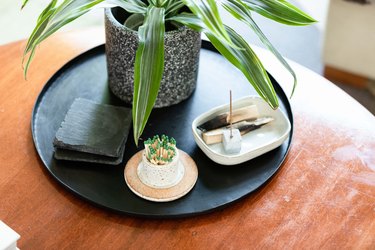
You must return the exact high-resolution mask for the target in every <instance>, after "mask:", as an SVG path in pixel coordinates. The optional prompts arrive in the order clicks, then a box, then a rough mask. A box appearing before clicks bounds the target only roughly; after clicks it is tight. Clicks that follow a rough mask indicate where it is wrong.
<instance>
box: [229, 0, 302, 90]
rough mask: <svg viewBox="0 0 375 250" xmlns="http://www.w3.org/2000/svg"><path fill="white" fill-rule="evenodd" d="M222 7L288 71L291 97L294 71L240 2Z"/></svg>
mask: <svg viewBox="0 0 375 250" xmlns="http://www.w3.org/2000/svg"><path fill="white" fill-rule="evenodd" d="M222 4H223V7H224V8H225V9H226V10H227V11H228V12H229V13H231V14H232V15H233V16H234V17H235V18H237V19H239V20H240V21H243V22H244V23H246V24H247V25H248V26H249V27H250V28H251V29H252V30H253V31H254V32H255V33H256V34H257V36H258V37H259V39H260V40H261V42H262V43H263V44H264V45H265V46H266V47H267V48H268V49H269V50H270V51H271V52H272V53H273V54H274V55H275V57H276V58H277V59H278V60H279V61H280V62H281V64H282V65H283V66H284V67H285V68H286V69H287V70H288V71H289V73H290V74H291V75H292V76H293V79H294V82H293V90H292V93H291V96H293V93H294V90H295V88H296V86H297V76H296V74H295V73H294V70H293V69H292V68H291V67H290V65H289V64H288V62H287V61H286V60H285V59H284V57H283V56H282V55H281V54H280V53H279V52H278V51H277V50H276V48H275V47H274V46H273V45H272V44H271V42H270V41H269V40H268V38H267V37H266V36H265V35H264V33H263V32H262V30H261V29H260V28H259V26H258V25H257V24H256V23H255V21H254V19H253V18H252V16H251V13H250V11H249V10H248V9H247V8H246V6H244V5H243V4H242V3H240V1H237V0H226V1H223V2H222Z"/></svg>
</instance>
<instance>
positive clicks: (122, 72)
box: [105, 8, 201, 107]
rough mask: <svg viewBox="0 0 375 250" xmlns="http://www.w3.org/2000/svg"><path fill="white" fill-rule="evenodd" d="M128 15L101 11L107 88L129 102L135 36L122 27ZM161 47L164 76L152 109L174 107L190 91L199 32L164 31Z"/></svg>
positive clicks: (183, 29)
mask: <svg viewBox="0 0 375 250" xmlns="http://www.w3.org/2000/svg"><path fill="white" fill-rule="evenodd" d="M128 15H129V14H127V13H126V12H125V11H123V10H122V9H120V8H113V9H106V10H105V29H106V55H107V68H108V82H109V87H110V89H111V91H112V92H113V93H114V94H115V95H116V96H117V97H119V98H120V99H122V100H123V101H125V102H126V103H131V102H132V100H133V79H134V78H133V75H134V61H135V52H136V49H137V46H138V34H137V32H135V31H133V30H130V29H128V28H125V27H124V26H123V25H122V23H124V21H125V20H126V18H127V16H128ZM164 46H165V54H164V60H165V62H164V74H163V78H162V81H161V84H160V89H159V94H158V97H157V99H156V103H155V107H166V106H170V105H173V104H177V103H179V102H181V101H183V100H185V99H186V98H188V97H189V96H190V95H191V94H192V92H193V91H194V89H195V86H196V80H197V75H198V63H199V51H200V47H201V39H200V33H198V32H196V31H193V30H191V29H188V28H186V27H181V28H179V29H178V30H173V31H168V32H166V35H165V42H164Z"/></svg>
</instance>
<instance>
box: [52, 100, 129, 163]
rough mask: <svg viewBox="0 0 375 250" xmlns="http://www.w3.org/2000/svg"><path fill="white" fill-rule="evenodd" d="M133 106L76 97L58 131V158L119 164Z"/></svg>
mask: <svg viewBox="0 0 375 250" xmlns="http://www.w3.org/2000/svg"><path fill="white" fill-rule="evenodd" d="M131 121H132V113H131V109H129V108H125V107H116V106H111V105H107V104H98V103H94V102H92V101H90V100H86V99H82V98H78V99H76V100H75V101H74V102H73V104H72V106H71V107H70V109H69V111H68V112H67V114H66V116H65V119H64V121H63V122H62V123H61V125H60V128H59V129H58V131H57V133H56V137H55V140H54V142H53V145H54V147H55V158H56V159H58V160H69V161H84V162H93V163H103V164H111V165H117V164H120V163H121V162H122V159H123V155H124V151H125V144H126V141H127V138H128V134H129V129H130V125H131Z"/></svg>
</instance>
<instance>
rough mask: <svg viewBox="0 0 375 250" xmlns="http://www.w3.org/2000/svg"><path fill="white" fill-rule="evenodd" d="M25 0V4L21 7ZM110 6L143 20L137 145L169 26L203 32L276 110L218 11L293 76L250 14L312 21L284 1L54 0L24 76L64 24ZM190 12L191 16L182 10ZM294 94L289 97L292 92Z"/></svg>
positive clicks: (242, 44) (245, 47) (263, 76)
mask: <svg viewBox="0 0 375 250" xmlns="http://www.w3.org/2000/svg"><path fill="white" fill-rule="evenodd" d="M27 2H28V0H24V2H23V6H22V7H24V6H25V5H26V3H27ZM103 4H107V6H108V4H109V5H110V6H118V7H121V8H123V9H125V10H126V11H127V12H129V13H137V14H141V15H143V16H144V21H143V24H142V25H141V26H140V27H139V29H138V37H139V45H138V49H137V51H136V56H135V65H134V93H133V109H132V110H133V130H134V140H135V142H136V143H138V140H139V137H140V136H141V134H142V132H143V129H144V128H145V125H146V122H147V120H148V117H149V116H150V113H151V111H152V108H153V106H154V103H155V100H156V97H157V94H158V90H159V86H160V81H161V79H162V74H163V68H164V34H165V26H166V23H168V22H177V23H180V24H182V25H185V26H188V27H189V28H191V29H194V30H197V31H200V32H203V33H204V34H205V35H206V36H207V37H208V39H209V40H210V41H211V42H212V44H213V45H214V46H215V47H216V49H217V50H218V51H219V52H220V53H221V54H222V55H223V56H224V57H225V58H226V59H227V60H228V61H229V62H231V63H232V64H233V65H234V66H235V67H237V68H238V69H239V70H240V71H241V72H242V73H243V74H244V76H245V77H246V78H247V80H248V81H249V83H250V84H252V86H253V87H254V89H255V90H256V91H257V93H258V94H259V95H260V96H261V97H262V98H263V99H264V100H265V101H266V102H267V103H268V104H269V105H270V106H271V107H272V108H274V109H276V108H277V107H278V105H279V104H278V99H277V96H276V93H275V91H274V88H273V86H272V84H271V81H270V79H269V77H268V75H267V73H266V70H265V68H264V67H263V65H262V63H261V61H260V60H259V58H258V57H257V55H256V54H255V53H254V51H253V50H252V49H251V47H250V46H249V44H248V43H247V42H246V41H245V40H244V39H243V38H242V37H241V36H240V35H239V34H238V33H237V32H236V31H235V30H234V29H232V28H231V27H229V26H228V25H226V24H225V23H223V21H222V18H221V17H220V12H219V8H220V6H222V7H223V9H224V10H225V11H228V12H229V13H230V14H231V15H232V16H233V17H234V18H236V19H238V20H240V21H242V22H244V23H245V24H246V25H248V27H249V28H250V29H251V30H252V31H253V32H254V33H255V34H256V35H257V36H258V37H259V39H260V40H261V41H262V42H263V43H264V45H265V46H266V47H267V48H268V49H269V50H270V51H271V52H272V53H273V54H274V55H275V56H276V57H277V58H278V60H279V61H280V62H281V63H282V64H283V65H284V66H285V68H286V69H287V70H288V71H289V72H290V73H291V74H292V76H293V77H294V83H293V84H294V85H293V91H294V87H295V86H296V82H297V79H296V75H295V73H294V72H293V70H292V68H291V67H290V66H289V65H288V63H287V62H286V61H285V60H284V59H283V57H282V56H281V55H280V53H279V52H277V50H276V49H275V48H274V47H273V46H272V44H271V43H270V42H269V40H268V39H267V38H266V36H265V35H264V34H263V32H262V31H261V29H260V28H259V27H258V25H257V24H256V23H255V22H254V19H253V17H252V15H253V13H254V12H257V13H258V14H260V15H262V16H264V17H266V18H269V19H272V20H274V21H277V22H280V23H282V24H287V25H297V26H301V25H308V24H311V23H313V22H315V20H314V19H313V18H311V17H310V16H308V15H307V14H306V13H304V12H302V11H301V10H299V9H298V8H296V7H295V6H293V5H292V4H290V3H289V2H287V1H285V0H221V1H219V0H143V1H142V0H62V1H58V0H52V1H51V2H50V3H49V4H48V6H47V7H46V8H45V9H44V10H43V12H42V13H41V14H40V16H39V18H38V20H37V24H36V27H35V28H34V30H33V32H32V34H31V35H30V37H29V40H28V43H27V45H26V48H25V51H24V59H25V65H24V74H25V77H26V74H27V70H28V68H29V65H30V62H31V60H32V58H33V56H34V53H35V49H36V47H37V45H38V44H40V43H41V42H42V41H43V40H45V39H46V38H47V37H49V36H50V35H52V34H53V33H54V32H56V31H57V30H58V29H60V28H61V27H62V26H64V25H66V24H68V23H70V22H71V21H73V20H75V19H77V18H78V17H80V16H82V15H83V14H85V13H87V12H89V11H90V10H92V9H93V8H97V7H99V6H102V5H103ZM186 10H190V12H186ZM293 91H292V93H293Z"/></svg>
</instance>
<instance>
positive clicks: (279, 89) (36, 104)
mask: <svg viewBox="0 0 375 250" xmlns="http://www.w3.org/2000/svg"><path fill="white" fill-rule="evenodd" d="M201 49H206V50H209V51H212V52H215V53H218V54H219V55H220V56H222V55H221V54H220V53H219V51H218V50H217V49H216V48H215V47H214V46H213V45H212V43H211V42H209V41H207V40H202V45H201ZM102 50H104V51H105V43H103V44H100V45H98V46H95V47H93V48H91V49H89V50H86V51H83V52H82V53H80V54H78V55H76V56H75V57H74V58H72V59H71V60H69V61H68V62H66V63H65V64H64V65H63V66H62V67H61V68H60V69H58V70H57V71H56V72H55V73H53V75H52V76H51V77H50V78H49V79H48V80H47V81H46V83H45V84H44V86H43V88H42V89H41V91H40V92H39V94H38V96H37V98H36V100H35V102H34V106H33V109H32V114H31V121H30V125H31V126H30V129H31V134H32V138H33V143H34V148H35V149H36V151H37V153H38V157H39V159H40V160H41V161H42V163H43V165H44V168H45V169H46V170H47V171H48V173H49V174H50V175H51V176H52V177H53V178H54V181H57V182H58V183H59V184H60V185H62V186H63V187H64V188H66V189H67V190H68V191H70V192H71V193H73V194H74V195H76V196H77V197H79V198H81V199H83V200H85V201H87V202H89V203H90V204H92V205H94V206H96V207H100V208H104V209H106V210H110V211H113V212H115V213H118V214H125V215H129V216H134V217H140V218H153V219H166V218H185V217H192V216H198V215H201V214H207V213H211V212H213V211H216V210H219V209H221V208H225V207H227V206H230V205H231V204H232V203H234V202H239V201H241V200H242V199H244V198H245V197H247V196H248V195H250V194H251V193H253V192H255V191H257V190H258V189H259V188H261V187H263V186H264V185H266V184H267V183H268V181H269V180H270V179H271V178H273V177H274V175H275V173H276V172H277V171H278V170H279V169H280V167H281V166H282V165H283V163H284V162H285V159H286V157H287V156H288V154H289V151H290V148H291V146H292V142H293V135H294V116H293V110H292V107H291V105H290V101H289V98H288V96H287V95H286V93H285V91H284V89H283V88H282V87H281V85H280V84H279V83H278V82H277V81H276V79H275V78H274V77H273V76H272V75H271V74H270V73H269V72H268V71H267V73H268V76H269V77H270V79H271V82H274V83H276V84H273V87H274V89H275V92H276V93H279V98H280V99H284V100H285V101H284V102H283V104H284V108H285V110H286V113H287V114H286V116H287V118H288V119H289V122H290V125H291V129H290V133H289V135H288V137H287V139H288V138H289V142H288V145H287V148H286V150H285V152H284V153H283V156H282V158H281V160H280V162H279V163H278V166H277V167H276V168H275V169H274V171H272V172H271V174H270V175H269V177H268V178H267V179H266V180H264V181H263V183H261V184H260V185H258V186H257V187H255V188H254V189H253V190H251V191H249V192H247V193H245V194H243V195H242V196H240V197H238V198H236V199H234V200H231V201H229V202H225V203H224V204H221V205H218V206H215V207H212V208H208V209H206V210H204V211H199V212H196V211H192V212H188V213H179V214H168V215H166V214H160V213H159V214H147V213H142V212H139V213H134V212H124V211H119V210H117V209H114V208H111V207H109V206H105V205H102V204H100V203H98V202H95V201H93V200H92V199H90V198H88V197H86V196H85V195H83V194H81V193H79V192H77V191H76V190H74V189H73V188H72V187H70V186H69V185H67V184H66V183H64V182H63V181H62V180H60V178H59V177H58V176H57V175H56V174H55V173H53V171H51V169H50V168H49V167H48V166H47V165H48V164H47V163H46V160H45V159H44V157H42V156H41V152H40V147H39V146H38V140H37V138H36V131H35V129H36V128H35V126H36V124H35V121H36V116H37V111H38V109H39V107H40V104H41V102H42V100H43V98H44V95H45V93H46V92H47V91H48V89H49V88H50V86H51V85H52V84H53V82H54V80H56V78H58V77H59V76H60V75H61V73H63V72H64V71H66V69H68V68H70V67H71V66H72V65H74V64H75V63H76V62H77V61H80V60H81V58H82V57H84V56H87V55H90V54H93V55H96V54H98V52H100V51H102ZM200 150H201V149H200ZM250 161H251V160H250ZM125 165H126V164H125ZM223 167H227V166H224V165H223ZM124 168H125V166H124ZM198 180H199V175H198V179H197V181H198ZM193 189H194V188H193ZM192 191H193V190H191V191H190V192H192Z"/></svg>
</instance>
